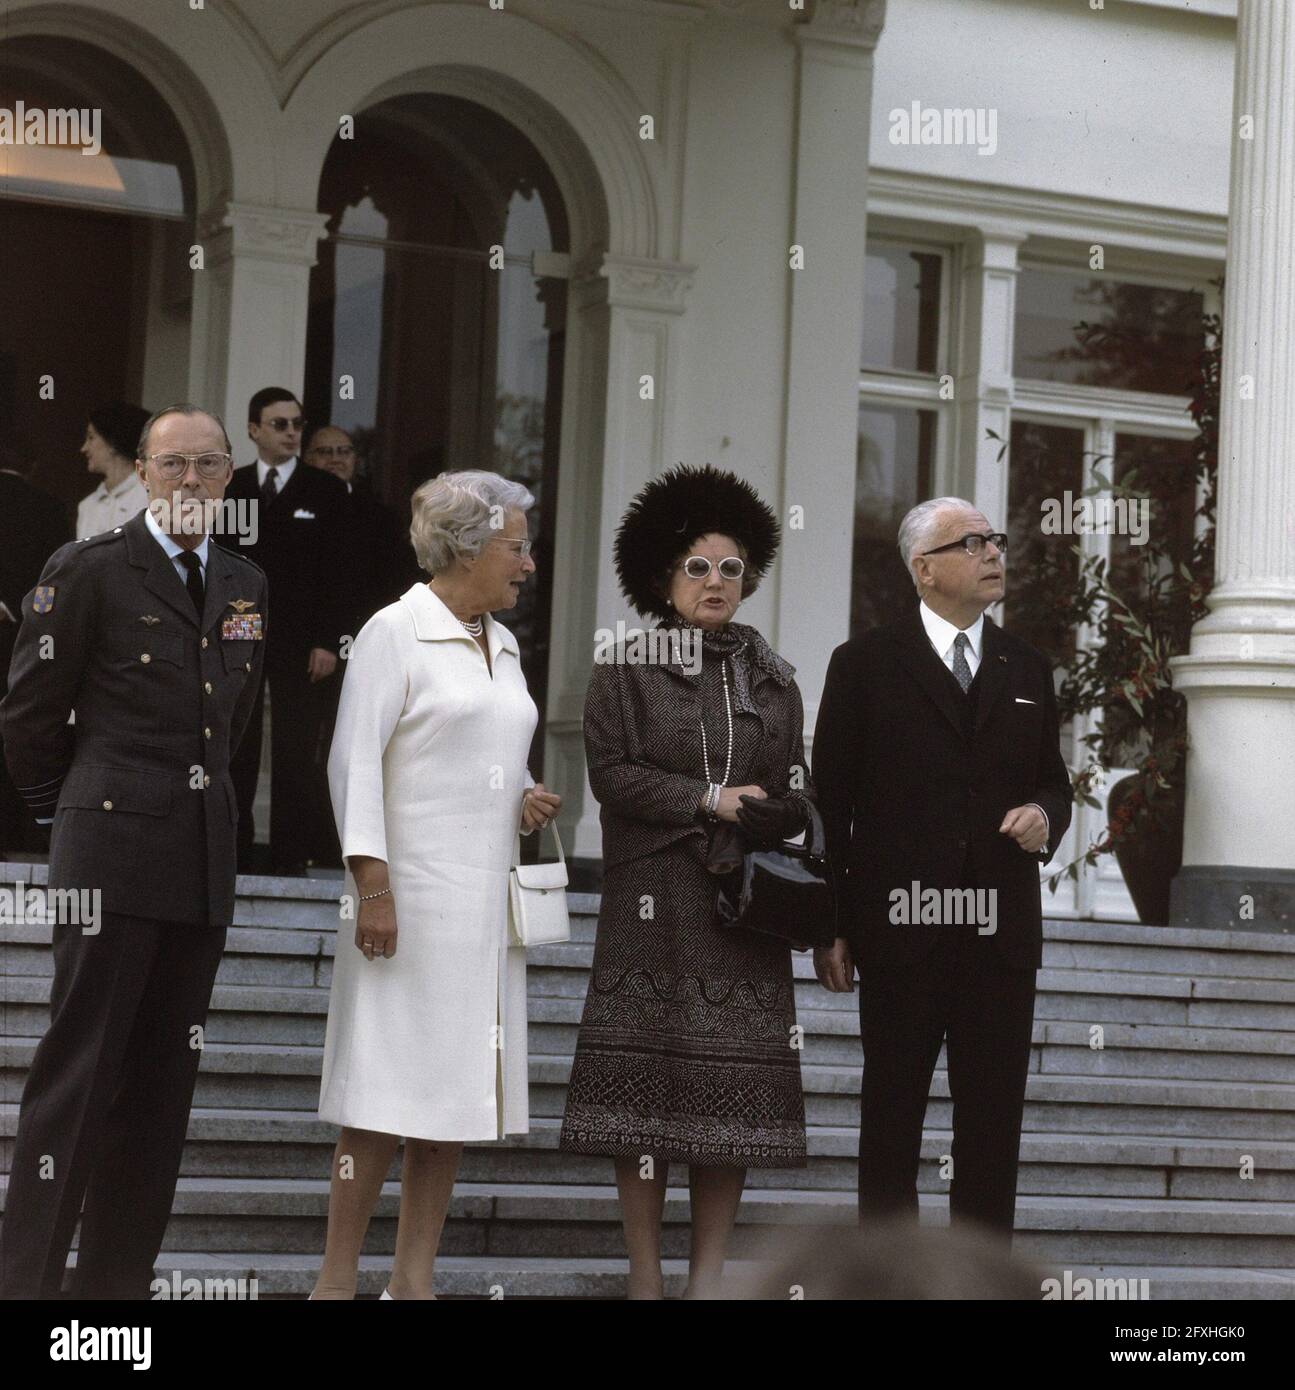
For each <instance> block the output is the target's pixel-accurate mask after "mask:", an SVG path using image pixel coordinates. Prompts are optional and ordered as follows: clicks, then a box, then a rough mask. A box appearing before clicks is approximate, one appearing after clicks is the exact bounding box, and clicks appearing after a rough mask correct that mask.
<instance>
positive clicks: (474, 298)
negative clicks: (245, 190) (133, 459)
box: [305, 93, 570, 777]
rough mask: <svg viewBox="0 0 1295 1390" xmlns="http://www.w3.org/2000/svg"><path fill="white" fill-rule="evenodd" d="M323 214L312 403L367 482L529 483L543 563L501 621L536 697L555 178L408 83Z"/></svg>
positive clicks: (555, 377)
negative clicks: (351, 445) (477, 471)
mask: <svg viewBox="0 0 1295 1390" xmlns="http://www.w3.org/2000/svg"><path fill="white" fill-rule="evenodd" d="M319 210H320V211H321V212H323V213H325V214H327V216H328V218H329V224H328V226H329V233H330V235H329V237H328V239H327V240H326V241H324V242H322V243H321V246H320V253H319V261H318V264H317V265H316V267H315V268H314V271H313V272H312V276H311V294H310V318H309V326H308V331H307V347H306V381H305V390H306V401H305V405H306V410H307V413H308V415H310V417H311V419H312V420H323V419H324V418H327V419H329V420H330V421H331V422H332V423H334V424H337V425H340V426H341V427H342V428H344V429H346V430H347V431H348V432H349V433H350V434H351V435H352V437H353V438H354V440H355V442H356V444H357V447H358V452H359V454H360V455H361V457H362V459H363V460H364V462H365V465H366V467H367V472H368V475H369V483H370V485H371V486H372V487H373V489H374V490H375V492H376V493H377V494H378V495H379V497H380V498H381V499H382V500H383V501H385V502H386V503H387V504H388V505H391V506H394V507H396V508H397V509H398V510H399V512H400V515H401V518H402V522H403V521H405V520H407V515H408V503H409V496H410V494H411V492H412V491H413V489H414V488H416V487H417V486H418V485H419V483H421V482H423V481H424V480H426V479H428V478H431V477H435V476H436V475H437V474H438V473H441V472H443V471H446V470H451V469H461V468H486V469H490V470H492V471H494V472H497V473H500V474H502V475H504V476H505V477H508V478H511V479H514V480H516V481H518V482H521V483H524V484H525V485H526V486H527V487H528V488H530V490H531V491H532V492H533V493H534V494H535V496H536V499H537V504H536V506H535V508H534V509H533V511H532V513H531V537H532V541H533V543H534V546H535V556H536V561H537V565H538V574H537V575H536V578H535V580H533V581H532V583H531V584H530V585H528V586H527V587H526V588H525V589H524V590H523V594H522V598H521V599H520V600H519V602H518V605H517V607H516V608H514V609H511V610H510V611H509V612H508V613H507V614H506V615H503V616H504V621H505V622H506V623H507V625H508V626H509V628H510V629H512V631H513V632H514V633H515V634H516V636H517V639H518V642H519V644H520V647H521V653H522V664H523V668H524V670H525V673H526V677H527V681H528V683H529V686H530V689H531V693H532V695H533V697H534V698H535V700H536V702H537V704H539V705H540V706H541V720H540V725H539V731H537V736H536V743H535V748H534V750H533V757H532V762H531V768H532V771H533V772H534V773H535V775H536V776H537V777H538V776H539V775H540V771H541V761H542V755H543V737H542V730H543V728H544V720H543V716H544V709H543V705H544V701H545V692H546V690H547V688H548V656H549V633H550V608H551V595H552V573H553V565H552V561H553V537H554V531H555V527H556V521H557V487H558V440H559V434H560V424H561V421H560V412H561V403H562V373H563V361H564V357H565V345H566V315H567V280H566V276H567V267H568V253H569V251H570V242H569V222H568V217H567V210H566V207H565V204H564V202H563V198H562V195H561V193H560V191H559V189H558V185H557V182H556V180H555V178H554V176H553V173H552V171H551V170H550V168H549V167H548V165H547V163H546V162H545V160H544V158H543V157H542V156H541V155H540V153H539V151H538V150H537V149H536V148H535V146H534V145H533V144H532V143H531V141H530V140H529V139H528V138H527V137H526V136H525V135H524V134H523V133H522V131H521V130H519V129H518V128H517V127H516V126H515V125H513V124H512V123H511V122H509V121H507V120H505V119H504V118H503V117H501V116H500V115H498V114H497V113H495V112H493V111H491V110H489V109H488V108H486V107H485V106H482V105H480V104H478V103H476V102H473V101H468V100H465V99H463V98H461V97H456V96H448V95H436V94H431V93H417V94H410V95H402V96H396V97H392V98H390V99H388V100H385V101H382V102H381V103H379V104H378V105H376V106H373V107H371V108H370V109H368V110H366V111H364V112H362V113H361V114H360V115H359V116H357V117H356V120H355V129H354V132H353V138H344V136H343V134H339V136H338V138H336V139H335V140H334V142H333V145H332V147H331V149H330V150H329V153H328V156H327V159H326V160H325V163H324V168H323V172H322V175H321V179H320V194H319Z"/></svg>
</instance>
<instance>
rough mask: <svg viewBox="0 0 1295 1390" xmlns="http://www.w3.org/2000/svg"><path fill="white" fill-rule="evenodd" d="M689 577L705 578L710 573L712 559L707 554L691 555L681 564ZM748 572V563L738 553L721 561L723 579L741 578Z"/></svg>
mask: <svg viewBox="0 0 1295 1390" xmlns="http://www.w3.org/2000/svg"><path fill="white" fill-rule="evenodd" d="M681 568H682V569H683V572H684V573H685V574H686V575H687V576H688V578H689V579H705V578H706V576H707V575H708V574H709V573H710V561H709V560H708V559H707V558H706V556H705V555H689V557H688V558H687V559H686V560H685V561H684V562H683V565H682V566H681ZM745 573H746V565H744V564H743V563H742V560H741V559H740V558H739V557H738V556H736V555H730V556H728V557H727V559H724V560H721V561H720V562H719V574H720V578H721V579H741V578H742V576H743V575H744V574H745Z"/></svg>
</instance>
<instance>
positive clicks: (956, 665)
mask: <svg viewBox="0 0 1295 1390" xmlns="http://www.w3.org/2000/svg"><path fill="white" fill-rule="evenodd" d="M970 645H971V643H970V642H968V641H967V634H966V633H965V632H960V633H958V635H957V636H956V637H955V638H954V639H953V676H954V679H955V680H956V681H957V682H958V684H959V685H960V686H961V687H962V693H963V694H964V695H965V694H966V693H967V691H968V690H970V689H971V667H970V666H968V665H967V648H968V647H969V646H970Z"/></svg>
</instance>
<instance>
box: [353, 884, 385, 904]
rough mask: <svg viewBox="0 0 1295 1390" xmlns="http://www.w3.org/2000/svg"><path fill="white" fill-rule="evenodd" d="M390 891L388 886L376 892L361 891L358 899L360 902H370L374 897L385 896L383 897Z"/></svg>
mask: <svg viewBox="0 0 1295 1390" xmlns="http://www.w3.org/2000/svg"><path fill="white" fill-rule="evenodd" d="M390 893H391V889H390V888H383V889H382V890H381V891H379V892H377V893H361V894H360V901H361V902H362V903H371V902H372V901H373V900H374V898H385V897H387V896H388V895H389V894H390Z"/></svg>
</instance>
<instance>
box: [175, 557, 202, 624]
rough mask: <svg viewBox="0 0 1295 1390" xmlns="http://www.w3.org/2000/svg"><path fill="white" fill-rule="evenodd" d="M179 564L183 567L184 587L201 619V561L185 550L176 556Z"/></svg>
mask: <svg viewBox="0 0 1295 1390" xmlns="http://www.w3.org/2000/svg"><path fill="white" fill-rule="evenodd" d="M178 559H179V561H180V563H181V564H182V565H183V566H184V568H185V570H186V571H187V573H186V574H185V580H184V587H185V588H186V589H188V591H189V597H190V598H191V599H192V600H193V606H194V608H195V609H196V610H197V612H198V617H199V619H201V618H202V600H203V598H204V596H205V591H204V589H203V587H202V561H201V560H199V559H198V557H197V556H196V555H195V554H194V553H193V551H192V550H185V551H182V552H181V553H180V555H179V556H178Z"/></svg>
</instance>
